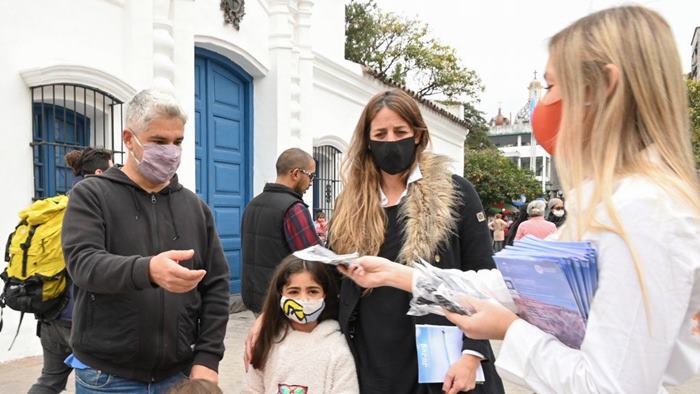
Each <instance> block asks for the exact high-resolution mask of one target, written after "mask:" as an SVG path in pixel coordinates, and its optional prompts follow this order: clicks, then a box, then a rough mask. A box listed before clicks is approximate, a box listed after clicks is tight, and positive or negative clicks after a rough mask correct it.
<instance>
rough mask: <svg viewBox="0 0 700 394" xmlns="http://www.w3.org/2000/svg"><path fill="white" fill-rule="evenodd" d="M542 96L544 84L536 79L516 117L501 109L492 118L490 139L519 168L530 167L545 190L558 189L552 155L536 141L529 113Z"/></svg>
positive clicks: (543, 190)
mask: <svg viewBox="0 0 700 394" xmlns="http://www.w3.org/2000/svg"><path fill="white" fill-rule="evenodd" d="M541 97H542V84H541V83H540V82H539V81H538V80H537V78H536V77H535V79H534V80H533V81H532V82H530V85H529V86H528V102H527V104H526V105H525V107H523V108H522V109H521V110H520V111H519V112H518V114H517V116H516V118H515V119H507V118H505V117H504V116H503V115H502V114H501V111H500V109H499V112H498V115H496V117H495V118H494V119H493V120H492V121H491V128H490V129H489V131H488V134H489V139H490V140H491V142H493V144H494V145H496V147H497V148H498V150H499V151H500V152H501V153H502V154H503V155H504V156H505V157H507V158H509V159H510V160H512V161H513V162H514V163H515V164H517V165H518V167H519V168H522V169H526V170H530V171H531V172H532V173H533V174H534V175H535V179H537V180H538V181H539V182H540V184H541V186H542V192H543V193H544V192H554V191H556V190H558V189H559V185H558V181H557V180H556V175H554V173H555V172H556V171H555V168H554V163H553V161H552V157H551V156H550V155H549V153H547V151H545V150H544V148H543V147H542V146H541V145H539V144H538V143H537V140H536V139H535V137H534V134H533V132H532V124H531V122H530V116H531V113H532V110H533V109H534V106H535V104H536V103H537V102H538V101H539V100H540V98H541Z"/></svg>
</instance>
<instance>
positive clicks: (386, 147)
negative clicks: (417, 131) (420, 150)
mask: <svg viewBox="0 0 700 394" xmlns="http://www.w3.org/2000/svg"><path fill="white" fill-rule="evenodd" d="M369 149H370V152H371V153H372V157H373V158H374V162H375V163H377V165H378V166H379V168H381V169H382V170H383V171H384V172H386V173H387V174H391V175H394V174H398V173H400V172H404V171H406V170H407V169H408V168H409V167H410V166H411V164H413V161H414V160H415V159H416V141H415V140H414V139H413V137H409V138H404V139H402V140H398V141H372V140H370V141H369Z"/></svg>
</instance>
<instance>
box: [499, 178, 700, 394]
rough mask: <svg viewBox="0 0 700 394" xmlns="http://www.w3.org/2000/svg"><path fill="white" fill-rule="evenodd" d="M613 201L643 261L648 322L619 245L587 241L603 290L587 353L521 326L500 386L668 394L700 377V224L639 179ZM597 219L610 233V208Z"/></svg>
mask: <svg viewBox="0 0 700 394" xmlns="http://www.w3.org/2000/svg"><path fill="white" fill-rule="evenodd" d="M584 195H585V189H584ZM612 200H613V206H614V207H615V209H616V210H617V213H618V215H619V218H620V221H621V222H622V225H623V227H624V229H625V230H626V233H627V236H628V237H629V239H630V241H631V242H632V244H633V246H634V249H635V250H636V252H637V255H638V258H639V262H640V265H641V270H642V273H643V277H644V278H645V283H646V286H647V294H648V297H649V300H648V305H649V310H650V316H648V317H647V315H646V313H645V308H644V302H643V300H642V293H641V290H640V285H639V281H638V279H637V275H636V273H635V268H634V263H633V260H632V257H631V254H630V252H629V250H628V248H627V246H626V244H625V242H624V241H623V240H622V238H620V237H619V236H617V235H615V234H613V233H611V232H597V233H588V234H585V236H584V238H585V239H586V240H590V241H592V242H593V243H594V244H595V245H596V249H597V251H598V269H599V285H598V290H597V292H596V294H595V297H594V299H593V303H592V305H591V311H590V317H589V319H588V324H587V329H586V336H585V338H584V341H583V343H582V345H581V350H575V349H571V348H569V347H566V346H564V345H563V344H562V343H561V342H559V341H558V340H557V339H556V338H554V337H553V336H551V335H549V334H546V333H544V332H543V331H541V330H539V329H538V328H536V327H534V326H532V325H530V324H529V323H527V322H525V321H524V320H518V321H516V322H515V323H513V325H512V326H511V327H510V329H509V330H508V332H507V334H506V337H505V339H504V341H503V346H502V347H501V353H500V355H499V358H498V360H497V361H496V366H497V368H498V371H499V373H500V374H501V376H502V377H503V378H505V379H508V380H511V381H514V382H518V383H521V384H526V385H528V386H529V387H531V388H532V389H533V390H535V391H536V392H537V393H538V394H547V393H635V394H637V393H665V392H666V390H665V389H664V388H663V386H662V385H665V384H680V383H682V382H684V381H685V380H688V379H689V378H691V377H692V376H694V375H696V374H697V373H699V372H700V336H699V335H693V334H692V332H691V330H692V327H693V326H694V325H695V322H694V321H693V320H692V316H693V315H694V314H695V313H697V312H699V311H700V217H698V214H697V213H693V212H692V211H691V209H690V208H689V207H687V206H686V205H685V204H684V203H683V202H682V201H681V200H680V199H679V198H678V197H676V196H674V195H671V194H669V193H667V192H666V191H664V190H663V189H661V188H660V187H659V186H658V185H656V184H654V183H652V182H650V181H649V180H647V179H644V178H640V177H635V178H626V179H624V180H622V181H620V182H619V183H618V184H617V187H616V189H615V191H614V193H613V196H612ZM570 201H572V199H571V198H570ZM569 206H570V207H571V205H569ZM597 215H598V217H599V218H601V220H602V221H603V222H604V223H610V220H609V219H608V218H607V215H606V213H605V209H604V208H603V207H599V209H598V213H597ZM569 220H572V217H569ZM568 225H571V223H569V224H568ZM647 321H650V322H651V327H648V325H647Z"/></svg>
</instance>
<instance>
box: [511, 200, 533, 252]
mask: <svg viewBox="0 0 700 394" xmlns="http://www.w3.org/2000/svg"><path fill="white" fill-rule="evenodd" d="M527 216H528V215H527V205H523V206H522V207H520V210H519V211H518V214H517V216H516V217H515V219H514V220H513V221H512V222H511V223H510V226H508V235H507V236H506V245H513V241H514V240H515V235H516V234H517V233H518V227H520V224H521V223H523V222H524V221H526V220H527Z"/></svg>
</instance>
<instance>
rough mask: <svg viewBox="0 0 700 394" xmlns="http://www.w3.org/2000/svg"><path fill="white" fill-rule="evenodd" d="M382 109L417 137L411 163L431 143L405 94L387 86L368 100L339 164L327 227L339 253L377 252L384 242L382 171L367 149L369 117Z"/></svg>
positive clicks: (422, 123)
mask: <svg viewBox="0 0 700 394" xmlns="http://www.w3.org/2000/svg"><path fill="white" fill-rule="evenodd" d="M382 108H388V109H390V110H392V111H394V112H396V113H397V114H398V115H399V116H401V118H402V119H403V120H405V121H406V123H408V124H409V126H411V129H413V132H414V133H416V136H418V137H419V143H418V146H417V147H416V161H415V162H414V164H413V166H415V165H416V163H417V162H418V161H419V160H420V158H421V156H422V153H423V152H424V151H425V148H426V147H427V146H428V144H429V143H430V135H429V134H428V127H427V126H426V124H425V121H424V120H423V116H422V115H421V113H420V109H419V108H418V104H417V103H416V102H415V100H413V98H412V97H411V96H410V95H409V94H408V93H406V92H404V91H403V90H400V89H390V90H387V91H384V92H382V93H379V94H377V95H375V96H374V97H372V98H371V99H370V100H369V102H368V103H367V105H366V106H365V108H364V110H363V111H362V114H361V115H360V119H359V120H358V121H357V126H356V127H355V132H354V133H353V136H352V140H351V141H350V149H348V152H347V154H346V156H345V159H344V160H343V163H342V165H341V175H340V178H341V181H342V182H343V191H342V192H341V193H340V195H339V196H338V199H337V200H336V203H335V211H334V212H333V218H332V220H331V223H330V230H329V244H330V247H331V248H333V250H335V251H336V252H338V253H351V252H359V253H360V255H364V254H367V255H376V254H377V253H379V248H380V247H381V245H382V244H383V243H384V230H385V227H386V215H385V214H384V210H383V209H382V207H381V205H380V200H379V187H380V182H381V173H380V171H379V168H378V167H377V165H376V164H375V162H374V159H373V158H372V155H371V153H370V151H369V132H370V126H371V124H372V119H374V117H375V116H376V115H377V113H378V112H379V111H380V110H381V109H382ZM413 166H412V167H411V168H413ZM410 171H411V169H409V170H408V171H406V173H405V174H404V176H407V175H408V174H409V173H410Z"/></svg>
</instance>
